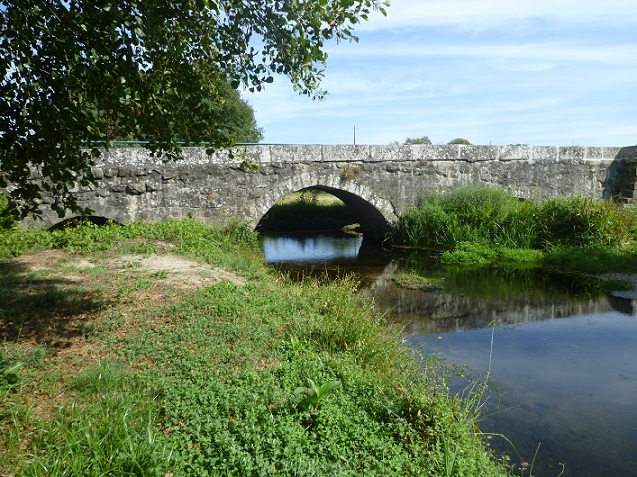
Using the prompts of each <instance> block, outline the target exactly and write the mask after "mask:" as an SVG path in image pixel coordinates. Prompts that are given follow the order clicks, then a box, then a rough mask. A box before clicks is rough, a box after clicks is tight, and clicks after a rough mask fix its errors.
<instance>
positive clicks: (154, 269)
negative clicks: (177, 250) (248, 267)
mask: <svg viewBox="0 0 637 477" xmlns="http://www.w3.org/2000/svg"><path fill="white" fill-rule="evenodd" d="M112 266H114V267H119V268H122V269H123V268H126V269H127V270H130V271H133V270H144V271H149V272H151V273H156V274H160V276H163V274H162V273H161V272H165V277H164V278H165V279H166V280H167V281H168V282H169V283H171V284H174V285H176V286H178V287H180V288H189V287H191V286H193V285H194V286H197V287H202V286H208V285H214V284H215V283H218V282H221V281H229V282H231V283H234V284H235V285H243V284H244V282H243V279H242V278H241V277H239V276H238V275H235V274H233V273H230V272H227V271H225V270H222V269H220V268H213V267H210V266H208V265H205V264H202V263H199V262H195V261H193V260H189V259H187V258H184V257H180V256H178V255H174V254H165V255H149V256H135V255H127V256H124V257H122V258H120V259H117V260H115V261H113V262H112ZM132 267H135V268H132Z"/></svg>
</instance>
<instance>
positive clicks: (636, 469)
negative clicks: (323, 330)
mask: <svg viewBox="0 0 637 477" xmlns="http://www.w3.org/2000/svg"><path fill="white" fill-rule="evenodd" d="M263 247H264V252H265V256H266V261H268V262H269V263H273V264H277V266H279V267H282V268H285V269H287V270H291V271H298V272H301V273H312V272H316V271H319V272H321V273H324V272H328V273H329V272H339V273H346V272H350V271H351V272H355V273H357V274H358V275H359V277H360V278H361V280H362V283H363V284H364V287H365V288H364V290H363V293H366V294H368V295H371V296H374V297H375V299H376V301H377V303H378V304H379V306H380V307H381V308H383V309H385V310H391V319H392V320H394V321H397V322H400V323H402V324H403V325H404V326H405V329H406V330H407V332H408V333H409V337H410V338H409V341H410V343H411V344H412V346H414V347H415V348H418V349H421V350H423V352H424V353H427V354H434V355H438V356H440V357H442V358H444V359H446V360H448V361H449V362H451V363H454V364H457V365H461V366H466V367H468V369H469V370H470V372H469V374H471V375H472V376H474V379H478V380H479V381H482V382H484V380H485V379H486V373H487V372H488V371H489V367H490V370H491V372H490V378H491V381H492V383H493V385H494V387H495V388H497V390H498V391H499V393H500V395H501V400H500V399H499V396H498V394H496V393H495V392H491V393H490V395H489V397H488V398H487V400H486V406H485V414H486V417H485V418H484V420H483V421H482V422H481V430H482V431H483V432H484V433H491V434H494V437H492V438H491V439H489V442H490V445H491V446H492V447H493V448H494V449H496V451H498V452H505V453H506V454H508V455H509V456H511V459H512V462H517V463H521V462H524V461H527V462H529V463H531V461H532V460H533V457H534V455H535V454H536V452H537V456H536V458H535V464H534V469H533V473H534V475H536V476H537V477H550V476H557V475H558V474H559V472H560V471H561V469H562V467H561V465H560V463H564V464H565V466H566V467H565V472H564V474H563V475H565V476H573V477H575V476H577V477H579V476H614V477H623V476H626V477H627V476H635V475H637V318H636V317H635V313H634V305H633V302H631V301H629V300H626V299H622V298H618V297H616V296H613V295H611V294H607V293H601V292H599V291H596V287H595V286H594V285H593V284H592V282H591V281H590V280H588V279H582V278H578V277H565V276H562V275H555V274H549V273H547V272H543V271H537V270H517V271H511V270H484V269H481V270H477V271H476V270H474V271H471V270H463V271H455V272H453V271H449V270H443V269H442V268H441V267H440V266H438V265H436V264H434V263H431V262H426V261H424V262H423V261H422V260H421V258H422V257H418V258H417V257H414V256H402V257H395V256H394V257H392V256H390V255H388V254H387V253H386V252H383V251H381V250H379V249H377V248H375V247H374V246H371V245H369V244H367V243H366V242H365V241H364V240H363V239H362V238H361V237H360V236H359V237H357V236H338V237H329V236H321V237H314V238H311V237H295V236H270V237H264V239H263ZM402 270H408V271H410V272H416V273H418V274H419V275H422V276H426V277H432V278H437V279H439V280H441V281H442V282H443V283H444V290H441V291H436V292H424V291H420V290H406V289H400V288H397V287H396V286H395V285H394V284H393V282H392V280H391V277H392V275H394V274H396V273H397V272H400V271H402ZM450 384H451V386H452V388H454V389H455V390H456V391H458V392H463V390H464V389H466V388H467V387H468V386H470V383H469V382H468V381H466V380H463V379H461V378H452V379H451V381H450ZM498 435H504V436H506V437H507V439H508V440H507V439H504V438H502V437H499V436H498ZM509 441H510V442H509ZM524 475H528V470H526V472H525V474H524Z"/></svg>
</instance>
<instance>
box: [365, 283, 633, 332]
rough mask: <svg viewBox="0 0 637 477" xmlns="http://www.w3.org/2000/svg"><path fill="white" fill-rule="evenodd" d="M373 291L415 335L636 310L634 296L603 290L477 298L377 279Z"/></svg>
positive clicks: (394, 318) (376, 297) (380, 301)
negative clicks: (585, 294) (402, 286)
mask: <svg viewBox="0 0 637 477" xmlns="http://www.w3.org/2000/svg"><path fill="white" fill-rule="evenodd" d="M375 285H376V290H375V293H374V296H375V299H376V302H377V304H378V306H379V307H380V308H381V309H384V308H387V309H390V308H391V314H392V318H393V320H394V321H396V322H399V323H403V324H404V325H405V331H406V332H407V333H409V334H413V335H425V334H432V333H446V332H454V331H464V330H469V329H477V328H486V327H488V326H490V324H492V323H493V324H495V325H496V326H501V325H508V324H514V323H528V322H534V321H544V320H551V319H555V318H568V317H571V316H575V315H588V314H593V313H603V312H607V311H619V312H621V313H624V314H630V315H634V314H635V309H634V300H631V299H625V298H621V297H618V296H614V295H608V294H600V296H599V297H597V298H584V297H577V296H571V297H569V298H566V297H562V298H561V299H556V298H552V297H543V298H539V297H518V298H517V299H515V298H514V299H510V300H503V301H483V302H481V301H478V300H476V299H475V298H471V297H466V296H462V295H460V294H459V293H453V292H446V291H437V292H422V291H419V290H405V289H398V288H396V287H392V286H390V284H389V283H385V284H384V286H383V285H382V284H381V283H376V284H375Z"/></svg>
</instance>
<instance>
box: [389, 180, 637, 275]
mask: <svg viewBox="0 0 637 477" xmlns="http://www.w3.org/2000/svg"><path fill="white" fill-rule="evenodd" d="M636 224H637V222H636V220H635V214H634V213H633V212H630V211H629V210H627V209H624V208H623V207H622V206H621V205H619V204H616V203H614V202H612V201H609V200H593V199H589V198H583V197H577V196H573V197H562V198H558V199H549V200H543V201H519V200H518V199H516V198H515V197H513V196H511V195H509V194H508V193H507V192H505V191H503V190H500V189H496V188H491V187H464V188H459V189H455V190H452V191H449V192H446V193H443V194H439V195H437V196H429V197H426V198H424V199H423V200H422V203H421V205H420V206H419V207H417V208H414V209H411V210H408V211H407V212H405V213H404V214H403V215H402V216H401V217H400V220H399V224H398V231H399V235H400V237H401V239H402V240H403V242H404V243H405V244H407V245H408V246H412V247H417V248H422V249H428V250H432V251H434V252H436V253H438V254H440V255H441V259H442V261H443V262H445V263H449V264H461V263H473V264H492V263H514V262H518V263H536V264H538V265H543V266H564V267H569V268H573V269H577V270H580V271H584V272H592V273H600V272H603V271H611V270H612V271H632V272H634V271H637V260H636V259H635V254H636V253H635V250H637V248H636V247H637V245H636V244H637V240H636V238H637V227H636Z"/></svg>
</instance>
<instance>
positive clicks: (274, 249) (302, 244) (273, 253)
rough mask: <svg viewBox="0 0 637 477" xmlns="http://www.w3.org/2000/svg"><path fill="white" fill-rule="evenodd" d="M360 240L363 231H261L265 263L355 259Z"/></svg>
mask: <svg viewBox="0 0 637 477" xmlns="http://www.w3.org/2000/svg"><path fill="white" fill-rule="evenodd" d="M362 243H363V236H362V235H347V234H326V235H300V234H299V235H281V236H276V235H264V236H263V238H262V245H263V252H264V254H265V261H266V263H290V262H295V263H309V262H333V261H337V260H355V259H356V257H357V256H358V253H359V251H360V248H361V245H362Z"/></svg>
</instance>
